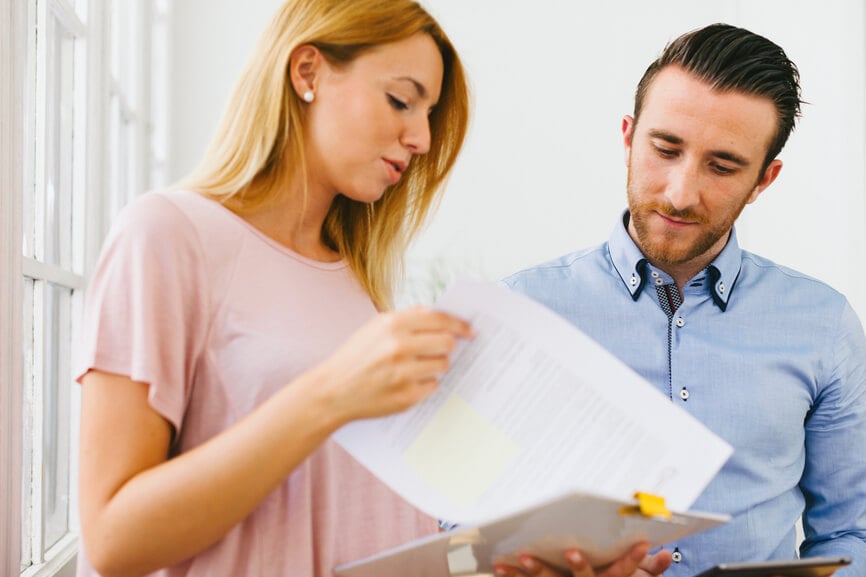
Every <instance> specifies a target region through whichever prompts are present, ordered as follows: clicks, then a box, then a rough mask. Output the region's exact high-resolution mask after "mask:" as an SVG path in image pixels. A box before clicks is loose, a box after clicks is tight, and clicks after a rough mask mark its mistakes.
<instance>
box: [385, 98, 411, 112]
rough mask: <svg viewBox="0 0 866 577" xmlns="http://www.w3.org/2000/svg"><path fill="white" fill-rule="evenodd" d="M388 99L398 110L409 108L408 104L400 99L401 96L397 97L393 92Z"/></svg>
mask: <svg viewBox="0 0 866 577" xmlns="http://www.w3.org/2000/svg"><path fill="white" fill-rule="evenodd" d="M388 101H389V102H390V103H391V106H393V107H394V108H396V109H397V110H408V109H409V105H408V104H406V103H405V102H403V101H402V100H400V99H399V98H397V97H395V96H393V95H391V94H389V95H388Z"/></svg>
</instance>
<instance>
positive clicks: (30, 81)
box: [21, 1, 36, 257]
mask: <svg viewBox="0 0 866 577" xmlns="http://www.w3.org/2000/svg"><path fill="white" fill-rule="evenodd" d="M35 28H36V6H35V2H32V1H31V2H28V3H27V26H26V34H27V42H26V46H27V56H26V58H27V61H26V67H25V79H26V80H25V82H24V191H23V193H24V194H23V197H24V199H23V200H24V202H23V209H24V210H23V215H22V216H23V218H22V222H21V225H22V226H21V228H22V237H23V239H22V240H23V243H22V248H23V253H24V256H27V257H33V256H34V250H35V249H34V238H35V236H34V235H35V232H34V228H33V227H34V224H35V217H34V212H33V210H34V209H33V189H34V183H33V177H34V162H35V159H34V158H33V156H34V155H33V147H34V143H33V138H34V133H35V130H36V126H35V124H36V118H35V115H34V110H33V108H34V106H33V104H34V102H35V98H36V96H35V92H36V33H35Z"/></svg>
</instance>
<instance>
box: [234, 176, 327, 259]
mask: <svg viewBox="0 0 866 577" xmlns="http://www.w3.org/2000/svg"><path fill="white" fill-rule="evenodd" d="M251 196H252V197H256V196H260V197H261V198H264V199H265V200H264V201H263V202H261V203H258V204H254V205H253V206H245V205H244V204H243V203H242V201H230V202H228V203H227V204H226V206H227V207H228V208H229V209H230V210H232V211H234V212H235V213H237V214H238V215H239V216H240V217H241V218H243V219H244V220H246V221H247V222H249V223H250V224H251V225H252V226H254V227H255V228H257V229H258V230H259V231H261V232H262V233H263V234H265V235H266V236H268V237H270V238H271V239H273V240H275V241H276V242H278V243H280V244H282V245H283V246H285V247H287V248H289V249H291V250H293V251H294V252H297V253H298V254H301V255H303V256H306V257H308V258H312V259H314V260H320V261H325V262H332V261H336V260H339V258H340V255H338V254H337V253H335V252H334V251H333V250H332V249H330V248H329V247H328V246H326V245H325V243H324V241H323V239H322V226H323V225H324V222H325V218H326V217H327V215H328V211H329V210H330V208H331V204H332V203H333V199H334V197H333V196H329V197H326V196H325V195H322V194H316V193H315V191H314V190H312V189H309V190H306V191H305V190H304V187H303V186H302V185H300V184H298V183H297V182H295V183H286V184H285V185H273V186H270V187H268V188H263V189H262V190H256V191H254V192H253V194H252V195H251Z"/></svg>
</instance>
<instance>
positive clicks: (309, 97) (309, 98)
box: [302, 90, 316, 103]
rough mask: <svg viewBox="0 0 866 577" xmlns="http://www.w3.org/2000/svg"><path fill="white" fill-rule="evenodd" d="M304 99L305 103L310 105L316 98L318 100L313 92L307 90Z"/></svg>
mask: <svg viewBox="0 0 866 577" xmlns="http://www.w3.org/2000/svg"><path fill="white" fill-rule="evenodd" d="M302 98H303V99H304V102H306V103H310V102H312V101H313V99H314V98H316V95H315V94H313V91H312V90H307V91H306V92H304V95H303V96H302Z"/></svg>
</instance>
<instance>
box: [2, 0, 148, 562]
mask: <svg viewBox="0 0 866 577" xmlns="http://www.w3.org/2000/svg"><path fill="white" fill-rule="evenodd" d="M156 1H157V0H11V1H10V2H4V3H3V4H2V7H0V77H2V78H3V79H4V82H3V83H0V126H2V128H3V130H2V131H0V278H3V279H14V280H13V281H12V282H9V281H6V282H0V574H2V575H20V576H21V577H49V576H54V575H58V576H59V575H64V576H65V575H73V574H74V565H75V557H76V553H77V551H78V547H79V539H78V514H77V498H76V495H77V453H78V450H77V449H78V447H77V440H78V435H77V431H78V423H79V410H80V402H79V400H78V396H79V391H78V388H77V387H76V386H75V385H74V383H73V382H72V380H71V377H73V376H74V375H72V373H71V369H70V368H69V364H70V362H72V361H74V359H75V358H76V356H77V353H78V351H77V350H76V348H77V342H78V339H77V338H76V336H77V334H78V333H80V330H81V327H80V313H81V309H82V302H83V293H84V288H85V285H86V279H87V277H88V276H89V274H90V272H91V271H92V270H93V268H94V266H95V263H96V261H97V258H98V253H99V250H100V248H101V245H102V241H103V239H104V237H105V234H106V233H107V230H108V227H109V225H110V223H111V221H112V220H113V217H114V216H115V214H116V210H117V209H118V204H120V205H122V204H125V202H127V201H129V200H130V199H131V198H133V197H134V196H135V195H136V194H139V193H141V192H144V191H145V190H146V188H147V187H148V186H149V184H150V179H151V177H152V175H154V174H155V172H154V166H155V163H154V161H155V160H156V159H155V156H154V146H153V144H154V143H153V140H154V135H155V134H156V131H155V129H154V122H153V118H152V113H151V110H150V98H151V96H152V94H151V88H152V86H151V83H152V77H153V76H154V74H153V72H152V71H151V70H150V67H149V65H150V58H151V54H150V52H151V50H152V44H151V42H152V40H151V39H152V36H153V30H154V25H155V23H157V20H158V19H159V18H158V17H159V16H160V10H158V9H156V8H155V7H154V3H155V2H156ZM113 9H114V10H120V11H121V12H122V13H123V15H124V17H126V18H128V19H129V20H128V21H127V22H128V25H129V26H132V27H134V28H135V31H134V32H135V33H134V34H130V35H129V37H128V38H122V39H121V41H122V42H126V43H127V45H126V46H125V47H124V50H123V53H124V54H126V55H127V62H126V63H127V64H130V66H129V67H128V68H127V70H126V73H127V76H132V77H133V78H132V79H131V81H130V82H124V83H120V82H119V81H118V79H116V78H114V77H113V76H112V74H111V61H112V58H116V57H117V56H116V55H114V54H112V52H111V50H110V49H109V48H110V47H111V32H112V30H111V27H112V10H113ZM163 12H164V11H163ZM163 16H164V14H163ZM37 19H38V21H39V27H38V29H37V27H36V26H35V24H36V22H35V21H36V20H37ZM55 19H56V20H55ZM54 25H56V26H58V27H59V28H58V30H61V32H59V33H58V35H54V36H52V37H51V38H48V40H47V42H46V41H44V40H43V39H45V38H47V37H48V36H49V34H50V31H49V29H50V27H51V26H54ZM63 35H66V36H63ZM67 36H71V37H74V39H75V40H74V42H73V44H72V47H71V48H70V49H68V52H67V54H71V56H70V57H69V58H71V60H72V64H71V66H70V67H69V69H59V74H72V75H74V80H73V81H72V86H73V87H72V88H71V89H70V88H68V87H67V91H66V92H63V91H62V90H61V91H59V92H57V93H56V94H57V95H61V96H55V95H52V94H48V93H47V90H50V88H49V87H50V85H51V80H50V79H49V76H48V75H50V74H52V65H51V61H50V59H51V58H55V57H56V56H57V54H59V53H57V52H54V50H53V49H52V54H51V55H49V54H47V51H46V45H49V44H51V43H52V42H56V41H58V39H60V38H66V37H67ZM37 37H38V39H39V42H40V43H42V44H43V45H38V44H37V42H36V41H35V39H36V38H37ZM62 42H65V40H62ZM48 49H51V47H50V46H48ZM63 58H66V57H63ZM65 62H66V64H69V60H66V61H65ZM58 65H59V64H58ZM160 75H161V77H160V78H161V80H162V81H163V84H164V81H165V71H161V72H160ZM60 77H61V76H58V77H57V78H60ZM67 80H68V77H67ZM46 82H47V84H46ZM39 83H41V85H39ZM133 90H135V92H134V93H132V91H133ZM70 92H71V93H72V94H71V96H69V93H70ZM62 95H67V96H62ZM118 95H119V96H120V98H122V99H124V102H130V99H132V101H133V102H136V105H135V106H132V107H127V109H126V113H127V115H128V116H129V120H130V122H129V124H128V126H127V127H128V129H129V131H128V134H129V135H130V138H129V143H130V144H129V146H130V154H134V158H132V159H131V160H130V162H128V164H127V167H126V168H125V169H124V170H126V171H127V174H129V175H130V176H129V179H128V184H127V185H126V186H125V187H124V191H123V194H121V195H120V198H118V192H117V191H114V190H112V187H111V174H112V171H113V170H116V169H117V167H113V166H112V165H111V158H112V157H111V150H110V141H111V139H110V135H109V133H108V129H109V127H110V118H109V116H108V109H109V107H108V103H109V102H110V101H111V99H112V98H116V97H117V96H118ZM66 98H71V99H72V100H71V101H69V102H67V101H66V100H65V99H66ZM138 103H140V104H138ZM48 106H55V107H57V108H56V110H61V107H64V106H71V110H72V113H71V118H72V120H71V125H69V124H67V125H65V128H66V130H67V134H69V132H68V130H71V131H72V133H71V134H72V135H73V136H71V137H70V139H69V140H68V141H67V140H63V143H64V144H63V146H64V147H65V149H64V150H63V154H61V155H60V156H59V157H57V158H56V159H55V160H56V161H57V162H60V163H67V164H64V165H63V166H62V167H61V168H60V172H59V173H58V174H60V175H61V176H60V177H58V178H56V181H57V183H59V184H58V186H63V187H67V188H66V189H65V190H66V192H65V194H66V195H69V194H70V191H71V195H72V196H71V197H70V198H72V199H73V201H72V202H71V205H69V204H67V205H66V206H65V207H64V208H63V209H62V210H61V214H63V210H65V211H66V213H65V216H69V218H70V219H71V220H70V222H71V223H72V224H71V226H72V229H73V231H75V230H77V231H78V232H74V233H73V234H72V242H71V243H70V244H71V246H70V247H66V246H61V247H60V248H61V249H63V250H61V251H60V252H61V253H63V254H62V255H59V256H58V257H57V259H54V260H53V261H52V262H49V263H46V262H43V260H44V256H45V253H44V251H43V250H42V249H43V248H44V247H41V246H39V245H40V243H41V242H42V241H41V240H40V237H41V235H42V233H43V232H44V229H42V230H40V226H42V225H40V224H39V223H38V219H34V218H33V216H34V215H37V216H38V214H39V211H40V208H41V205H40V203H42V202H43V201H42V200H41V199H39V196H40V195H42V194H44V192H43V191H44V190H45V187H44V182H40V179H43V180H44V179H45V178H46V174H47V173H46V164H45V162H46V161H45V159H46V155H49V156H50V155H51V154H52V153H53V152H50V151H48V149H47V146H48V145H49V144H50V145H52V146H53V144H52V143H53V142H54V140H55V139H56V138H57V137H56V134H54V133H52V134H47V133H46V131H45V128H46V122H49V120H48V117H49V116H50V113H49V112H48ZM62 110H63V111H64V114H66V113H68V109H67V108H62ZM58 119H59V118H58ZM159 120H160V121H164V120H165V119H164V118H161V119H159ZM64 122H65V120H64ZM54 150H57V148H56V147H55V149H54ZM61 157H62V158H61ZM73 163H74V164H73ZM70 167H72V168H70ZM48 168H50V166H49V167H48ZM118 201H119V203H118ZM25 212H26V214H25ZM28 219H29V220H28ZM25 222H27V223H28V224H27V226H28V227H32V228H33V232H34V234H30V233H29V231H28V232H27V234H28V240H27V241H26V243H27V246H25V241H24V240H23V239H24V235H25V230H24V229H25ZM30 222H36V223H35V224H30ZM61 242H66V240H63V241H61ZM30 245H32V246H30ZM25 250H27V252H28V254H27V255H25V254H24V251H25ZM49 252H50V251H49ZM29 279H35V280H29ZM28 283H29V284H30V285H31V287H32V286H33V285H36V284H41V285H42V286H43V287H44V292H45V293H46V295H47V293H49V292H50V291H51V290H52V288H51V287H52V286H55V285H60V286H61V287H62V289H64V290H65V289H69V290H70V291H71V295H72V296H71V298H65V300H66V301H68V302H67V303H66V305H65V306H66V307H67V308H68V310H67V311H65V312H63V313H61V314H64V315H67V316H66V317H64V318H63V319H62V320H61V321H60V322H59V324H58V325H57V326H61V325H62V326H68V329H67V330H68V331H69V337H68V338H65V339H63V341H64V342H62V343H59V345H58V346H59V347H61V348H63V349H64V350H63V351H62V353H61V354H59V355H58V357H57V358H58V359H59V360H58V362H59V363H60V364H61V365H63V366H62V367H61V370H60V374H61V376H60V377H59V381H58V383H59V384H58V386H59V387H61V390H62V391H63V394H62V395H61V396H64V397H65V396H67V395H66V393H70V391H67V390H66V389H63V387H67V386H68V387H69V388H70V389H71V393H70V394H69V395H68V396H69V398H68V399H66V400H64V401H63V402H67V401H68V404H69V407H68V413H69V417H68V419H69V421H68V422H64V423H63V424H62V425H61V426H62V427H63V428H62V431H61V433H60V434H61V435H66V431H67V430H69V435H68V436H69V447H68V448H67V447H62V452H64V454H65V452H66V451H67V449H68V457H69V458H68V467H69V469H68V471H67V470H66V465H65V464H62V465H61V468H63V475H67V474H68V476H69V477H68V483H69V484H68V491H65V492H64V493H63V496H64V497H65V498H69V500H70V505H69V511H68V521H65V522H66V532H65V534H63V533H62V532H60V531H58V532H56V536H60V535H61V534H62V536H60V537H59V540H58V541H57V542H56V543H55V544H54V545H53V546H51V547H48V548H47V550H46V551H44V552H43V551H42V549H45V547H42V536H41V533H43V532H44V529H43V528H42V523H44V522H45V520H44V519H43V518H42V510H41V509H42V502H43V499H44V498H45V494H44V492H43V491H42V490H41V489H42V488H41V487H40V481H39V480H38V479H36V478H34V479H33V482H32V484H31V485H29V489H28V491H29V492H30V493H31V494H33V497H32V503H30V504H29V507H30V508H32V509H35V510H34V511H32V512H30V513H29V516H30V517H31V518H32V519H37V518H38V519H39V522H38V524H39V526H38V527H35V528H32V530H29V532H30V533H31V534H30V535H22V519H23V518H24V516H23V515H22V504H23V502H24V495H23V494H22V493H23V491H22V485H23V484H24V482H25V471H24V468H25V467H29V466H30V464H31V461H32V460H38V459H41V455H40V454H39V452H40V450H41V449H40V448H39V447H38V445H40V444H41V443H42V439H41V434H42V427H43V425H44V424H46V421H45V420H44V419H43V418H42V413H43V410H44V409H43V408H38V407H37V409H36V410H35V411H32V406H30V407H28V405H27V404H26V403H27V402H29V401H35V402H37V403H40V404H41V399H39V398H31V399H28V394H29V395H30V396H31V397H38V394H39V393H34V392H31V393H26V392H25V388H24V387H25V386H28V387H29V386H31V385H30V384H26V383H25V382H24V381H25V375H27V372H26V370H25V369H26V366H25V360H24V358H23V357H24V355H23V352H24V351H25V349H24V343H25V339H28V338H30V337H29V331H28V335H25V334H24V333H25V322H24V319H25V318H28V319H32V320H31V322H30V323H29V325H28V327H27V328H28V329H29V328H30V327H31V326H32V328H33V332H34V333H38V331H39V330H40V329H39V328H38V327H44V326H45V324H44V322H43V320H41V318H40V314H44V307H42V303H40V302H39V301H40V298H39V291H38V290H34V291H33V292H31V293H29V295H28V294H27V292H26V291H25V288H26V286H27V285H28ZM32 295H36V298H32ZM25 301H26V302H25ZM25 304H27V305H30V304H32V305H33V306H32V307H31V308H30V309H29V311H31V313H30V314H27V313H26V312H25V310H24V307H25ZM40 310H41V311H42V312H40ZM67 319H69V320H68V321H67ZM54 334H55V333H54V332H46V333H44V334H43V335H41V337H45V338H42V339H41V340H42V343H43V344H42V345H41V346H45V344H44V343H46V342H48V341H49V340H51V339H54V338H55V337H54V336H53V335H54ZM39 339H40V335H38V334H37V335H36V337H35V338H32V340H33V341H34V342H39ZM31 354H34V355H37V356H38V354H37V353H35V352H31ZM33 364H34V366H35V367H36V368H35V369H34V373H38V372H41V371H43V370H44V367H43V366H42V362H41V361H40V360H39V359H38V358H36V359H35V362H34V363H33ZM38 381H39V379H38V378H34V379H33V389H32V390H33V391H39V390H40V389H41V387H42V384H41V383H40V382H38ZM31 411H32V415H31ZM59 421H62V419H58V421H57V422H59ZM52 422H54V421H52ZM25 427H29V430H30V432H25V430H24V429H25ZM34 431H36V433H34ZM31 439H33V442H32V443H31V442H30V440H31ZM25 442H26V443H27V444H26V445H25ZM28 454H29V455H30V457H28ZM64 458H65V457H64ZM61 461H62V459H61ZM31 470H32V471H35V473H34V477H35V476H39V474H40V472H41V469H40V465H34V466H33V468H32V469H31ZM64 506H65V505H64ZM62 525H63V524H62V523H61V526H62ZM36 529H38V532H40V535H34V533H36V532H37V531H36ZM52 541H53V539H52ZM27 547H29V549H27ZM27 551H38V553H37V554H35V555H27ZM22 552H23V553H24V554H25V555H26V556H27V557H28V558H31V559H33V560H34V561H35V562H34V564H32V565H31V566H29V567H26V568H23V569H22V566H21V556H22ZM25 561H26V560H25Z"/></svg>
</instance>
